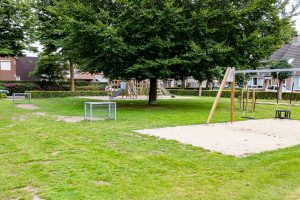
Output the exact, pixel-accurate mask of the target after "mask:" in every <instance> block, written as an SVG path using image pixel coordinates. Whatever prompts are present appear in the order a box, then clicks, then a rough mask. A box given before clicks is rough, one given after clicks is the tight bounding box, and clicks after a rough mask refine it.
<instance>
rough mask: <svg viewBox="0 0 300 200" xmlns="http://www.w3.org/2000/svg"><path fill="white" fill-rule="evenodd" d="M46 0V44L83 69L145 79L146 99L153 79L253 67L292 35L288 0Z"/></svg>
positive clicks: (153, 97) (153, 87) (153, 91)
mask: <svg viewBox="0 0 300 200" xmlns="http://www.w3.org/2000/svg"><path fill="white" fill-rule="evenodd" d="M40 2H43V1H40ZM45 2H49V1H46V0H45ZM50 2H51V4H48V5H46V6H45V7H44V9H46V11H47V12H48V14H47V15H45V16H44V17H48V16H49V13H51V15H50V16H55V17H54V18H52V19H53V20H54V21H55V24H56V25H55V28H54V29H51V31H49V33H47V34H49V35H50V36H51V37H48V36H47V35H45V38H46V39H49V38H50V39H51V38H53V37H52V34H54V36H55V37H54V38H55V39H54V42H53V43H55V42H56V43H57V41H59V45H58V46H60V47H63V49H64V51H63V54H65V55H67V57H69V58H71V59H72V60H73V61H74V62H75V63H78V65H80V66H81V68H82V69H81V70H83V71H88V72H92V73H97V72H103V73H104V74H105V75H106V76H107V77H110V78H122V79H131V78H135V79H138V80H142V79H150V85H151V86H150V95H149V103H150V104H152V103H155V101H156V81H157V79H164V78H176V79H180V76H182V77H184V76H191V75H193V76H194V77H197V78H198V77H202V76H203V75H205V76H206V78H212V76H213V74H214V72H215V71H218V72H219V71H222V69H225V68H226V67H228V66H230V67H233V66H234V67H236V68H238V69H241V68H256V67H258V66H259V65H260V63H261V61H262V60H264V59H267V58H268V57H269V56H270V55H271V54H272V52H273V51H274V50H276V49H278V48H279V47H281V46H282V45H283V44H284V43H286V42H288V41H289V40H290V38H291V36H292V34H293V33H294V30H293V28H292V21H291V16H293V14H294V13H293V12H294V11H293V12H292V13H287V12H286V10H285V7H286V4H287V2H288V1H279V0H247V1H245V0H241V1H235V0H201V1H200V0H193V1H191V0H160V1H157V0H116V1H114V0H92V1H84V0H76V1H73V0H65V1H58V0H52V1H50ZM47 21H48V23H50V24H49V26H51V24H52V23H53V22H51V21H49V20H47ZM53 30H54V31H53ZM57 38H59V39H57ZM216 69H217V70H216ZM151 82H152V84H151Z"/></svg>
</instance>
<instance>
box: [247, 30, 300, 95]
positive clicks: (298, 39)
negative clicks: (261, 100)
mask: <svg viewBox="0 0 300 200" xmlns="http://www.w3.org/2000/svg"><path fill="white" fill-rule="evenodd" d="M282 59H285V60H287V61H288V62H289V63H290V64H291V65H292V66H293V68H300V36H298V35H297V36H294V37H293V40H292V43H291V44H286V45H284V46H283V47H281V48H280V49H278V50H277V51H275V52H274V53H273V54H272V56H271V57H270V61H273V62H274V61H279V60H282ZM293 83H294V90H300V73H296V74H294V76H291V77H290V78H287V79H286V80H283V86H284V87H286V88H287V89H291V88H292V84H293ZM269 85H277V80H276V79H273V78H272V77H271V76H270V74H268V75H266V74H257V75H255V76H253V77H251V78H250V80H249V81H248V86H249V87H251V88H258V89H262V90H264V89H265V88H266V87H267V86H269Z"/></svg>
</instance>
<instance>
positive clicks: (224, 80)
mask: <svg viewBox="0 0 300 200" xmlns="http://www.w3.org/2000/svg"><path fill="white" fill-rule="evenodd" d="M229 73H230V67H227V69H226V73H225V75H224V78H223V80H222V83H221V86H220V89H219V91H218V94H217V96H216V99H215V101H214V104H213V106H212V108H211V110H210V113H209V116H208V119H207V124H210V122H211V119H212V117H213V116H214V114H215V111H216V108H217V106H218V103H219V100H220V98H221V94H222V92H223V89H224V87H225V84H226V82H227V78H228V75H229Z"/></svg>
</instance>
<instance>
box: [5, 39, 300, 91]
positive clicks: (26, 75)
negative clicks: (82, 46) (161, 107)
mask: <svg viewBox="0 0 300 200" xmlns="http://www.w3.org/2000/svg"><path fill="white" fill-rule="evenodd" d="M281 59H286V60H288V62H289V63H290V64H291V65H292V66H293V68H300V36H298V35H297V36H294V38H293V40H292V42H291V44H286V45H284V46H283V47H282V48H280V49H278V50H277V51H276V52H274V53H273V54H272V56H271V57H270V60H271V61H278V60H281ZM36 62H37V57H18V58H5V57H0V81H15V80H17V81H18V80H21V81H36V80H37V78H36V77H34V76H31V75H30V73H31V72H32V71H33V70H34V68H35V67H36ZM65 78H66V80H68V79H69V78H70V75H69V74H67V75H66V77H65ZM75 80H77V81H87V82H101V83H107V82H108V79H106V78H105V77H104V76H103V74H90V73H83V72H81V71H80V70H75ZM293 83H294V89H295V90H300V74H299V73H298V74H294V75H293V76H291V77H289V78H288V79H286V80H284V81H283V85H284V86H285V87H286V88H287V89H291V88H292V84H293ZM202 84H203V85H202V87H205V86H206V82H203V83H202ZM214 84H215V85H217V84H218V82H217V81H214ZM276 84H277V80H274V79H273V78H272V77H271V75H270V74H257V75H254V76H252V77H251V78H250V79H249V81H248V87H250V88H257V89H262V90H264V89H265V88H267V86H269V85H276ZM164 86H165V87H167V88H175V87H182V86H184V87H189V88H198V87H199V83H198V81H196V80H195V79H193V77H188V78H187V79H186V80H185V81H180V80H179V81H178V80H174V79H168V80H166V81H164Z"/></svg>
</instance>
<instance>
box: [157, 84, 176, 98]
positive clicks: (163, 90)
mask: <svg viewBox="0 0 300 200" xmlns="http://www.w3.org/2000/svg"><path fill="white" fill-rule="evenodd" d="M157 95H158V96H159V95H160V96H164V95H166V96H171V97H172V98H175V95H173V94H171V93H170V92H169V91H168V90H167V89H166V88H165V87H164V85H163V83H162V82H161V81H158V82H157Z"/></svg>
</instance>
